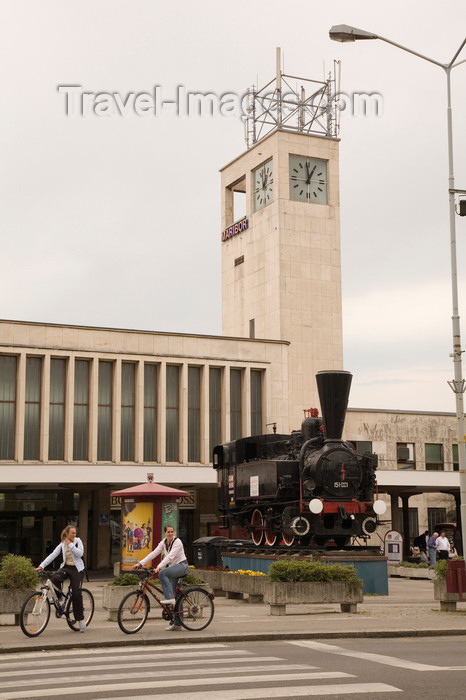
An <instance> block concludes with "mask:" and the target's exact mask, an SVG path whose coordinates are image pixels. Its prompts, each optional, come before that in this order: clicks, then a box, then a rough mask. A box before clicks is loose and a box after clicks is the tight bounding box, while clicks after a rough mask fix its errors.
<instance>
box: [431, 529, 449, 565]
mask: <svg viewBox="0 0 466 700" xmlns="http://www.w3.org/2000/svg"><path fill="white" fill-rule="evenodd" d="M435 544H436V545H437V553H438V558H439V560H442V559H448V553H449V551H450V540H449V539H448V537H445V532H444V531H443V530H442V532H441V533H440V535H439V536H438V537H437V539H436V540H435Z"/></svg>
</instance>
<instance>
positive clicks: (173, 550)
mask: <svg viewBox="0 0 466 700" xmlns="http://www.w3.org/2000/svg"><path fill="white" fill-rule="evenodd" d="M160 553H163V555H164V557H163V559H162V561H161V562H160V564H159V566H160V567H161V568H162V567H164V566H168V565H169V564H181V563H184V562H185V561H186V554H185V553H184V548H183V543H182V541H181V540H180V538H179V537H175V538H174V539H173V540H172V545H171V547H169V548H168V549H167V545H166V540H162V541H161V542H159V543H158V545H157V547H156V548H155V549H154V551H153V552H151V553H150V554H148V555H147V557H144V559H141V561H140V562H139V563H140V564H142V565H143V566H144V565H145V564H147V562H149V561H152V559H155V557H156V556H157V555H158V554H160Z"/></svg>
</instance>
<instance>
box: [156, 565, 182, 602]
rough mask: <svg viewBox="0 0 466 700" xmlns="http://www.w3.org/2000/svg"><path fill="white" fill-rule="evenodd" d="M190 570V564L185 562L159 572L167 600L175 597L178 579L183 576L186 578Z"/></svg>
mask: <svg viewBox="0 0 466 700" xmlns="http://www.w3.org/2000/svg"><path fill="white" fill-rule="evenodd" d="M188 570H189V566H188V562H187V561H185V562H180V564H172V566H167V567H166V568H165V569H161V570H160V571H159V579H160V583H161V585H162V590H163V595H164V596H165V599H168V598H174V597H175V590H176V584H177V582H178V579H179V578H181V577H182V576H186V574H187V573H188Z"/></svg>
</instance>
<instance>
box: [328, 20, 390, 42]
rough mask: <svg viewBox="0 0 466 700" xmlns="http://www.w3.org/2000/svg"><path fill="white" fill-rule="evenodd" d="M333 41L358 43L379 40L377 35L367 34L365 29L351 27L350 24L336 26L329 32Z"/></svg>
mask: <svg viewBox="0 0 466 700" xmlns="http://www.w3.org/2000/svg"><path fill="white" fill-rule="evenodd" d="M329 37H330V39H332V41H341V42H345V41H357V40H359V39H378V38H379V37H378V36H377V34H372V33H371V32H365V31H364V29H357V28H356V27H351V26H350V25H349V24H335V25H334V26H333V27H332V28H331V29H330V31H329Z"/></svg>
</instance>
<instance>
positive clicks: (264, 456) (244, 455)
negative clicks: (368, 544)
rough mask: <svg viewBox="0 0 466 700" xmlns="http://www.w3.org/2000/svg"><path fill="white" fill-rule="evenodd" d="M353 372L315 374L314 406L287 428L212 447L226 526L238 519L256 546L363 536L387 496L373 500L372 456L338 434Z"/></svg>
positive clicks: (373, 526)
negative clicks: (317, 407) (297, 427)
mask: <svg viewBox="0 0 466 700" xmlns="http://www.w3.org/2000/svg"><path fill="white" fill-rule="evenodd" d="M351 380H352V375H351V374H350V373H349V372H343V371H323V372H318V373H317V375H316V381H317V388H318V392H319V399H320V406H321V411H322V418H319V417H318V412H317V410H315V411H314V412H313V414H312V415H311V417H308V418H305V419H304V421H303V423H302V426H301V430H299V431H294V432H292V433H291V435H278V434H275V433H274V434H268V435H256V436H253V437H247V438H240V439H239V440H234V441H232V442H229V443H227V444H224V445H218V446H217V447H215V448H214V454H213V466H214V469H216V470H217V474H218V480H217V481H218V505H219V510H220V511H221V513H222V514H223V517H224V521H225V526H227V527H228V526H231V525H233V524H234V525H239V526H240V527H242V528H244V529H245V530H246V531H247V532H248V533H249V535H250V537H251V539H252V541H253V542H254V544H256V545H261V544H266V545H270V546H274V545H278V544H284V545H288V546H291V545H293V544H299V545H312V544H315V545H318V546H325V545H327V544H329V545H330V546H337V547H343V546H345V545H347V544H348V543H349V542H350V540H351V538H352V537H360V538H361V537H362V538H365V539H367V538H368V537H369V536H370V535H371V534H372V533H374V532H375V530H376V528H377V522H378V521H377V515H378V514H382V513H383V512H384V511H385V503H384V502H383V501H381V500H376V499H375V494H376V476H375V474H376V470H377V455H375V454H369V453H366V454H357V452H356V451H355V449H354V447H353V445H352V444H351V443H349V442H345V441H343V440H342V439H341V438H342V433H343V425H344V421H345V415H346V409H347V406H348V397H349V391H350V386H351Z"/></svg>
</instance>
